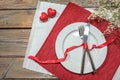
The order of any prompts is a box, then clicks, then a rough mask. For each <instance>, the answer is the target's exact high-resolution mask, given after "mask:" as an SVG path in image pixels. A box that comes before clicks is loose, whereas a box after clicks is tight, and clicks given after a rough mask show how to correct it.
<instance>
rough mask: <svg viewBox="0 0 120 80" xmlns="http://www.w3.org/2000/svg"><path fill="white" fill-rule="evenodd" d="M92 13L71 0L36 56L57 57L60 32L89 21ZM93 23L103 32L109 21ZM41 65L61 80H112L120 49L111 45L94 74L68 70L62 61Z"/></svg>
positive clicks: (119, 56) (119, 63)
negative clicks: (56, 45) (57, 39)
mask: <svg viewBox="0 0 120 80" xmlns="http://www.w3.org/2000/svg"><path fill="white" fill-rule="evenodd" d="M90 14H91V13H90V12H89V11H87V10H85V9H84V8H82V7H80V6H78V5H76V4H73V3H71V2H70V3H69V4H68V5H67V7H66V8H65V10H64V12H63V13H62V15H61V16H60V18H59V19H58V21H57V22H56V24H55V25H54V28H53V29H52V31H51V33H50V34H49V36H48V38H47V39H46V41H45V43H44V45H43V46H42V48H41V49H40V50H39V51H38V53H37V55H36V56H35V57H37V58H38V59H39V60H52V59H57V57H56V53H55V42H56V38H57V35H58V34H59V32H60V31H61V30H62V29H63V28H64V27H65V26H67V25H69V24H71V23H74V22H88V20H87V18H88V16H89V15H90ZM92 24H93V25H94V26H96V27H97V28H98V29H100V30H101V31H102V32H103V31H104V30H105V29H106V26H107V25H108V22H101V23H98V22H96V21H92ZM38 64H40V63H38ZM40 65H42V66H43V67H44V68H45V69H47V70H48V71H50V72H51V73H52V74H54V75H55V76H57V77H58V78H59V79H60V80H112V77H113V75H114V73H115V71H116V69H117V67H118V65H120V49H119V48H118V47H117V46H116V45H115V44H111V45H109V46H108V54H107V58H106V60H105V62H104V63H103V65H102V66H101V67H100V68H99V69H97V73H96V74H94V75H93V74H91V73H89V74H86V75H80V74H75V73H72V72H70V71H68V70H66V69H65V68H64V67H63V66H62V65H61V64H60V63H57V64H40Z"/></svg>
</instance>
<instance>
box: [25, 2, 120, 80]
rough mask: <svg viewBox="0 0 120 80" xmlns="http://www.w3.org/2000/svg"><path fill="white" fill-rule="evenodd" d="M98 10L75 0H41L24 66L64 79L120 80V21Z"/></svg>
mask: <svg viewBox="0 0 120 80" xmlns="http://www.w3.org/2000/svg"><path fill="white" fill-rule="evenodd" d="M100 9H101V8H100ZM94 12H95V9H93V8H83V7H82V6H79V5H77V4H75V3H73V2H69V3H68V4H67V5H63V4H55V3H48V2H38V5H37V10H36V13H35V16H34V20H33V25H32V30H31V34H30V39H29V43H28V48H27V50H26V55H25V59H24V63H23V68H26V69H29V70H33V71H37V72H41V73H45V74H49V75H54V76H56V77H58V78H59V79H60V80H119V79H120V77H119V75H120V68H119V66H120V28H119V24H118V21H116V20H115V21H116V22H115V21H110V20H109V19H108V17H105V18H102V17H103V16H101V15H100V14H99V13H94ZM112 22H114V23H115V24H114V23H112ZM117 24H118V25H117ZM111 26H112V27H111Z"/></svg>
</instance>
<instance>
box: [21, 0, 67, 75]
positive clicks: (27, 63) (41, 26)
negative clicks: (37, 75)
mask: <svg viewBox="0 0 120 80" xmlns="http://www.w3.org/2000/svg"><path fill="white" fill-rule="evenodd" d="M48 8H53V9H56V11H57V14H56V16H55V17H54V18H49V20H48V21H46V22H41V21H40V20H39V16H40V15H41V12H43V11H44V12H47V9H48ZM64 8H65V5H60V4H55V3H48V2H40V1H38V5H37V9H36V13H35V16H34V20H33V24H32V30H31V34H30V39H29V42H28V46H27V51H26V54H25V59H24V63H23V68H26V69H30V70H33V71H37V72H41V73H45V74H51V73H50V72H48V71H47V70H46V69H44V68H43V67H42V66H40V65H38V64H37V63H36V62H34V61H32V60H30V59H28V56H29V55H33V56H34V55H36V53H37V51H38V50H39V49H40V48H41V46H42V45H43V43H44V41H45V40H46V38H47V36H48V35H49V33H50V31H51V30H52V28H53V26H54V24H55V23H56V21H57V19H58V18H59V16H60V15H61V13H62V12H63V10H64Z"/></svg>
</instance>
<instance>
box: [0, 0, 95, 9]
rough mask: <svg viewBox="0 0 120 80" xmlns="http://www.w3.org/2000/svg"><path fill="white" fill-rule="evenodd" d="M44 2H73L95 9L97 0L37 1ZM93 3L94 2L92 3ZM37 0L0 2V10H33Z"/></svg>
mask: <svg viewBox="0 0 120 80" xmlns="http://www.w3.org/2000/svg"><path fill="white" fill-rule="evenodd" d="M39 1H45V2H52V3H59V4H67V3H68V2H74V3H76V4H78V5H81V6H83V7H96V6H97V0H39ZM93 1H94V2H93ZM37 2H38V0H0V9H1V10H3V9H35V8H36V5H37Z"/></svg>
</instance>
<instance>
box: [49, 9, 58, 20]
mask: <svg viewBox="0 0 120 80" xmlns="http://www.w3.org/2000/svg"><path fill="white" fill-rule="evenodd" d="M47 12H48V17H51V18H53V17H54V16H55V15H56V12H57V11H56V10H55V9H52V8H48V10H47Z"/></svg>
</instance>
